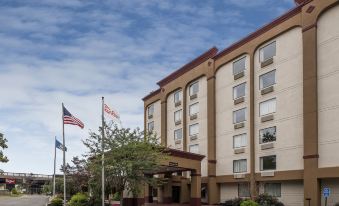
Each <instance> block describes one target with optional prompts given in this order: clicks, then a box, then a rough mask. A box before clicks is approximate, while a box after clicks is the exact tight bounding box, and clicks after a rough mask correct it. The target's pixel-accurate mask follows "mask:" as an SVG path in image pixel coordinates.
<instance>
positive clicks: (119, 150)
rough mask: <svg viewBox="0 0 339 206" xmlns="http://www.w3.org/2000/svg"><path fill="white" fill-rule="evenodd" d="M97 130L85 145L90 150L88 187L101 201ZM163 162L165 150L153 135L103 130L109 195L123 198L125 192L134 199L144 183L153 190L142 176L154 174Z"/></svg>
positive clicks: (152, 182)
mask: <svg viewBox="0 0 339 206" xmlns="http://www.w3.org/2000/svg"><path fill="white" fill-rule="evenodd" d="M100 130H101V129H99V133H94V132H90V136H89V138H87V139H86V140H85V141H84V144H85V146H86V147H87V148H88V149H89V153H88V154H87V155H88V156H89V157H90V158H89V160H88V162H89V169H90V172H91V179H90V187H91V191H92V195H94V196H96V198H100V193H101V188H100V185H101V179H100V174H101V154H102V152H101V133H100ZM166 158H167V154H166V152H165V147H163V146H162V145H160V143H159V142H158V139H157V137H156V136H155V135H154V134H144V133H143V132H141V131H140V130H139V129H135V130H131V129H128V128H127V129H126V128H121V129H120V128H118V127H116V126H115V125H111V126H105V185H106V188H107V189H108V190H109V191H110V192H111V191H114V192H118V193H119V194H120V196H121V197H122V195H121V194H122V192H123V191H124V190H126V191H128V192H129V193H131V194H132V195H133V196H134V197H136V196H137V195H138V194H139V193H140V192H141V189H142V187H140V186H141V185H143V184H144V183H148V184H150V185H154V186H155V185H156V184H157V181H156V180H155V179H154V178H153V177H152V176H148V175H144V174H145V173H147V172H151V171H154V170H157V169H158V168H159V167H160V164H161V161H162V160H164V159H166ZM121 200H122V199H121ZM121 205H122V201H121Z"/></svg>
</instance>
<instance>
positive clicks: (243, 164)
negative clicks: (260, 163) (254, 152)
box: [233, 159, 247, 173]
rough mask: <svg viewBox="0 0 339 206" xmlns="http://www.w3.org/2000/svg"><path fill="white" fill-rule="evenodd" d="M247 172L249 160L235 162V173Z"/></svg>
mask: <svg viewBox="0 0 339 206" xmlns="http://www.w3.org/2000/svg"><path fill="white" fill-rule="evenodd" d="M241 172H247V160H246V159H242V160H233V173H241Z"/></svg>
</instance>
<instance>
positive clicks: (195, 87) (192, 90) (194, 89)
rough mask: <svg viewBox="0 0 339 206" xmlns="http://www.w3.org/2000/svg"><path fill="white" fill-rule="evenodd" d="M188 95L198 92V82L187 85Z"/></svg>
mask: <svg viewBox="0 0 339 206" xmlns="http://www.w3.org/2000/svg"><path fill="white" fill-rule="evenodd" d="M189 92H190V96H193V95H196V94H198V92H199V82H195V83H193V84H191V86H190V87H189Z"/></svg>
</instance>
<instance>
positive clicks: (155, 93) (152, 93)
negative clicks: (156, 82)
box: [142, 88, 160, 101]
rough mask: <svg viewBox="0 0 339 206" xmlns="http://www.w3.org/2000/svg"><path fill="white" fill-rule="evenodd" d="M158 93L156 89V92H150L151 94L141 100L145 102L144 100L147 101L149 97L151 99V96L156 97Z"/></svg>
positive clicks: (158, 90)
mask: <svg viewBox="0 0 339 206" xmlns="http://www.w3.org/2000/svg"><path fill="white" fill-rule="evenodd" d="M159 93H160V88H159V89H157V90H155V91H152V92H151V93H149V94H148V95H146V96H145V97H144V98H142V100H143V101H146V100H148V99H149V98H151V97H153V96H155V95H157V94H159Z"/></svg>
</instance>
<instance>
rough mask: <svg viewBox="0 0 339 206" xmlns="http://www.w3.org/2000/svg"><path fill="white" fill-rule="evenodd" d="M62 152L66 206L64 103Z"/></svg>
mask: <svg viewBox="0 0 339 206" xmlns="http://www.w3.org/2000/svg"><path fill="white" fill-rule="evenodd" d="M62 145H63V149H62V153H63V167H62V168H63V172H64V206H66V152H65V148H66V144H65V124H64V103H62Z"/></svg>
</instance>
